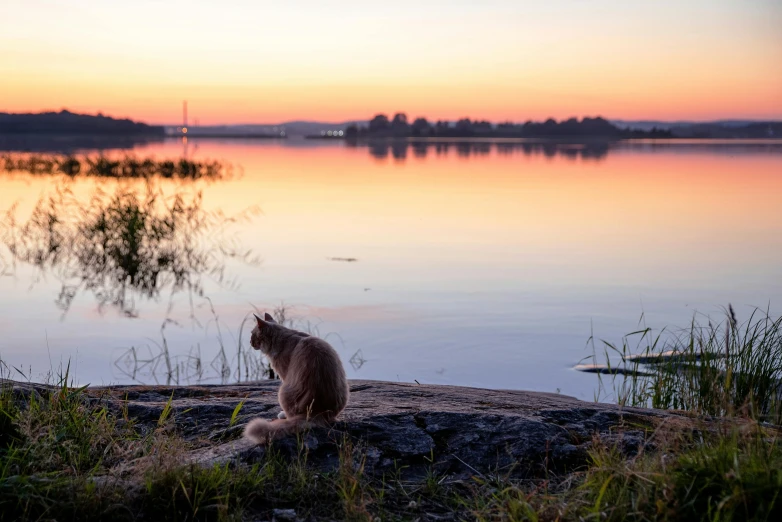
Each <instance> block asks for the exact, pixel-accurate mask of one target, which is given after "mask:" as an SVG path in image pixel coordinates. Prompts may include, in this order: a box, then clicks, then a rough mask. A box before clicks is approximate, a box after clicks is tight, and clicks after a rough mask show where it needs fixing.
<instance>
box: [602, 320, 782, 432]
mask: <svg viewBox="0 0 782 522" xmlns="http://www.w3.org/2000/svg"><path fill="white" fill-rule="evenodd" d="M603 347H604V359H605V362H606V365H605V366H608V367H609V368H612V372H613V373H614V374H615V375H614V378H613V379H612V381H611V384H612V392H613V397H614V399H615V400H616V401H617V402H619V403H620V404H626V405H630V406H650V407H653V408H660V409H680V410H686V411H691V412H693V413H697V414H699V415H711V416H716V417H723V416H739V417H744V418H750V419H754V420H758V421H767V422H771V423H775V424H780V423H782V317H773V316H771V315H770V313H769V312H768V311H763V310H760V309H754V311H753V312H752V313H751V314H750V315H749V317H748V318H747V319H745V320H744V321H743V322H742V321H739V319H738V318H737V316H736V313H735V311H734V309H733V307H732V306H730V305H729V306H728V308H727V309H726V310H725V313H724V318H723V319H722V320H721V321H717V322H713V321H712V319H711V318H709V317H703V316H697V315H696V316H695V317H694V318H693V320H692V321H691V323H690V325H689V326H688V327H687V328H684V329H679V330H671V331H662V332H660V333H658V334H656V335H655V334H654V333H653V332H652V330H651V329H650V328H643V329H642V330H639V331H636V332H633V333H631V334H628V335H627V336H625V337H624V338H623V339H622V342H621V343H620V344H614V343H611V342H607V341H603ZM602 388H604V387H603V383H602V381H601V389H602Z"/></svg>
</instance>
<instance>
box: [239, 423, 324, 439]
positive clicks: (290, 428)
mask: <svg viewBox="0 0 782 522" xmlns="http://www.w3.org/2000/svg"><path fill="white" fill-rule="evenodd" d="M311 424H312V423H311V422H310V421H308V420H307V417H305V416H299V417H291V418H288V419H277V420H272V421H269V420H266V419H253V420H251V421H250V423H249V424H248V425H247V427H245V428H244V436H245V438H247V439H249V440H251V441H253V442H255V443H256V444H264V443H266V442H271V440H272V439H274V438H277V437H284V436H285V435H290V434H291V433H296V432H297V431H299V430H301V429H303V428H306V427H308V426H310V425H311Z"/></svg>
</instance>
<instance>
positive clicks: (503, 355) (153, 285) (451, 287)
mask: <svg viewBox="0 0 782 522" xmlns="http://www.w3.org/2000/svg"><path fill="white" fill-rule="evenodd" d="M82 152H83V153H89V152H90V151H82ZM105 153H106V154H107V155H109V156H112V157H121V156H124V155H126V154H133V155H135V156H136V157H138V158H148V157H149V158H157V159H165V158H175V159H176V158H181V157H183V156H186V157H187V158H190V159H192V160H206V159H215V160H219V161H221V162H223V164H225V165H229V164H230V166H231V168H230V169H228V170H226V173H227V174H226V176H225V177H223V178H219V179H217V178H212V179H197V180H187V179H186V180H182V179H180V180H174V179H167V178H161V177H159V176H151V177H150V178H149V179H148V180H139V179H113V178H105V177H100V176H75V177H69V176H66V175H64V174H46V173H40V172H39V173H29V172H24V171H14V172H7V171H3V170H2V168H0V214H1V215H2V216H3V217H2V219H3V224H2V228H0V239H2V242H0V273H2V277H0V358H1V359H2V360H3V361H4V362H5V364H7V365H8V366H9V367H10V368H11V370H10V371H11V373H12V376H14V375H15V376H16V378H21V376H20V375H19V373H18V372H17V370H19V372H21V373H24V374H25V375H27V376H29V377H30V378H32V379H34V380H38V379H40V378H41V376H42V375H44V374H46V373H47V372H49V371H52V370H54V371H57V369H58V368H60V367H61V366H63V367H67V366H68V365H70V369H69V371H70V375H71V376H72V377H74V378H75V380H76V382H78V383H81V384H87V383H91V384H93V385H98V384H108V383H127V382H155V381H158V382H167V381H168V382H175V383H182V384H184V383H192V382H199V381H200V382H220V381H221V380H222V381H226V380H227V381H230V380H235V379H236V378H237V374H236V369H237V368H236V367H237V365H238V366H239V367H238V369H239V371H240V372H243V373H241V374H240V375H241V376H242V378H248V375H249V374H248V372H247V370H248V365H250V369H251V370H252V369H255V368H256V367H253V366H252V364H256V362H257V353H252V352H250V351H249V349H248V341H249V331H250V326H251V321H250V320H248V314H249V313H250V312H252V311H253V309H254V308H253V307H255V308H257V309H258V310H261V311H272V310H273V309H275V308H279V307H280V306H281V305H283V306H284V307H285V309H286V315H287V317H288V318H289V319H291V320H293V321H295V322H296V324H297V325H298V327H299V328H302V329H309V330H311V331H313V332H314V333H318V334H320V335H321V336H327V338H328V339H329V341H331V342H332V344H333V345H334V346H335V348H336V349H337V351H338V352H339V354H340V356H341V358H342V360H343V363H344V364H345V366H346V369H347V372H348V375H349V377H350V378H362V379H382V380H391V381H403V382H415V381H417V382H420V383H442V384H458V385H465V386H477V387H488V388H512V389H528V390H541V391H549V392H561V393H565V394H569V395H574V396H577V397H580V398H584V399H592V398H594V396H595V392H596V389H597V378H596V377H595V376H594V375H590V374H584V373H579V372H576V371H574V370H573V369H572V368H573V366H574V365H575V364H577V363H578V362H579V361H581V360H582V359H583V358H585V357H587V356H589V355H591V354H592V347H591V346H589V345H588V342H587V341H588V340H589V338H590V336H591V335H593V334H594V337H595V338H596V339H606V340H609V341H612V342H617V341H620V339H621V336H622V335H623V334H625V333H629V332H632V331H634V330H637V329H638V328H639V321H640V320H641V319H643V324H646V325H648V326H651V327H653V328H662V327H666V326H686V325H687V324H688V323H689V322H690V320H691V319H692V317H693V314H695V313H696V312H698V313H703V314H710V315H713V316H714V317H718V316H719V315H720V314H721V307H723V306H727V305H728V303H732V305H733V306H734V308H735V309H736V312H737V313H738V315H739V319H740V320H741V319H746V318H747V317H748V315H749V313H750V312H751V311H752V308H751V307H752V306H759V307H762V308H766V307H767V306H769V305H770V307H771V311H772V313H776V314H778V310H779V309H778V306H779V303H780V302H782V205H780V201H781V199H782V198H781V196H782V142H780V141H777V142H772V141H766V142H730V143H728V142H699V141H688V142H677V143H668V144H666V143H664V142H657V143H654V142H634V143H633V142H627V143H619V144H612V145H610V146H609V145H599V144H591V145H578V144H559V145H555V144H545V145H542V144H535V143H521V142H514V141H499V142H496V141H495V142H438V143H413V144H395V145H393V146H391V145H389V144H375V145H373V146H354V147H351V146H347V145H346V144H345V143H343V142H338V141H326V140H323V141H304V140H301V141H296V140H293V139H291V140H286V141H250V140H247V141H241V140H230V141H210V140H192V139H191V140H190V143H182V142H181V141H178V140H170V141H165V142H160V143H151V144H139V145H136V146H135V147H133V148H132V150H114V151H106V152H105ZM1 154H2V153H0V155H1ZM13 154H14V155H15V156H18V155H19V154H18V153H13ZM81 155H82V154H78V156H81ZM36 209H37V210H36ZM130 222H132V227H131V226H130V225H128V223H130ZM118 223H119V225H118V226H117V224H118ZM133 227H135V228H133ZM144 227H146V228H144ZM130 228H133V230H136V231H138V230H145V231H146V232H144V234H148V236H149V237H147V236H144V235H143V234H142V235H136V236H133V237H134V238H136V239H133V240H134V241H136V240H139V238H141V239H140V240H139V241H142V240H143V241H146V242H147V243H143V244H141V243H139V244H140V245H141V246H140V247H139V248H140V250H139V251H141V252H142V253H141V254H140V257H138V256H137V257H134V258H133V259H132V260H131V261H132V262H131V263H130V266H132V267H133V269H132V273H128V269H127V268H121V269H118V268H117V266H115V265H112V259H114V258H111V257H110V256H109V258H107V257H106V253H105V252H106V248H104V249H103V250H101V251H98V250H96V244H98V243H101V241H102V242H103V244H104V245H107V244H108V243H107V242H111V241H114V240H116V239H117V237H118V236H117V234H125V233H127V231H128V230H129V229H130ZM123 237H124V236H123ZM150 238H152V239H150ZM101 252H102V253H101ZM123 255H125V254H123ZM127 257H128V256H127V255H125V258H127ZM126 261H127V259H126ZM124 266H125V265H123V267H124ZM597 349H598V351H599V352H600V351H601V350H602V349H601V348H600V346H599V344H598V345H597ZM238 351H239V355H237V352H238ZM163 352H166V353H168V359H167V360H166V358H165V357H162V356H161V353H163ZM253 361H256V362H253ZM242 365H243V367H244V369H243V370H242ZM14 368H16V369H14Z"/></svg>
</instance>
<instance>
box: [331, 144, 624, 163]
mask: <svg viewBox="0 0 782 522" xmlns="http://www.w3.org/2000/svg"><path fill="white" fill-rule="evenodd" d="M346 145H347V146H348V147H362V146H366V147H367V148H368V150H369V153H370V154H371V155H372V156H373V157H375V158H377V159H379V160H385V159H388V158H389V157H391V158H393V159H394V160H397V161H404V160H406V159H407V158H408V153H410V154H411V155H412V156H413V157H415V158H416V159H424V158H426V157H427V156H428V155H429V154H430V153H431V154H434V155H436V156H448V155H449V154H455V155H456V156H457V157H459V158H464V159H468V158H471V157H486V156H489V155H490V154H491V153H492V151H496V152H497V154H498V155H502V156H509V155H512V154H519V153H520V154H524V155H525V156H533V155H544V156H546V157H550V158H553V157H556V156H561V157H565V158H571V159H583V160H601V159H603V158H604V157H605V156H606V155H607V154H608V151H609V147H610V145H609V143H608V142H594V143H565V142H554V141H552V142H518V141H516V142H510V141H509V142H502V141H477V140H470V141H393V140H376V141H369V142H367V143H355V142H354V143H351V142H346Z"/></svg>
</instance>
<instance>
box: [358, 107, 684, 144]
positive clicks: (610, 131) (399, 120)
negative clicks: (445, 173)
mask: <svg viewBox="0 0 782 522" xmlns="http://www.w3.org/2000/svg"><path fill="white" fill-rule="evenodd" d="M345 137H346V138H347V139H361V138H409V137H421V138H429V137H431V138H484V137H485V138H541V137H551V138H567V137H600V138H613V139H622V138H670V137H672V135H671V133H670V131H668V130H664V129H657V128H653V129H652V130H649V131H643V130H634V129H620V128H619V127H617V126H615V125H613V124H612V123H611V122H609V121H608V120H606V119H604V118H600V117H597V118H583V119H581V120H578V119H577V118H570V119H568V120H563V121H560V122H557V121H556V120H554V119H551V118H549V119H548V120H546V121H544V122H534V121H527V122H526V123H512V122H504V123H499V124H497V125H494V124H492V123H490V122H488V121H485V120H470V119H469V118H463V119H460V120H458V121H456V122H454V123H450V122H446V121H442V120H440V121H437V122H434V123H432V122H429V121H428V120H427V119H426V118H416V119H415V120H414V121H413V122H412V123H410V122H409V121H408V119H407V115H406V114H404V113H401V112H400V113H397V114H395V115H394V117H393V118H392V119H389V118H388V116H386V115H385V114H378V115H376V116H375V117H374V118H372V119H371V120H370V121H369V124H368V125H367V126H360V127H359V126H357V125H351V126H349V127H347V129H345Z"/></svg>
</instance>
